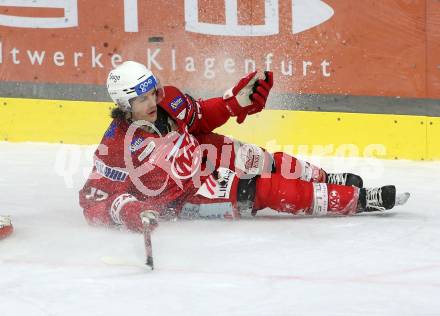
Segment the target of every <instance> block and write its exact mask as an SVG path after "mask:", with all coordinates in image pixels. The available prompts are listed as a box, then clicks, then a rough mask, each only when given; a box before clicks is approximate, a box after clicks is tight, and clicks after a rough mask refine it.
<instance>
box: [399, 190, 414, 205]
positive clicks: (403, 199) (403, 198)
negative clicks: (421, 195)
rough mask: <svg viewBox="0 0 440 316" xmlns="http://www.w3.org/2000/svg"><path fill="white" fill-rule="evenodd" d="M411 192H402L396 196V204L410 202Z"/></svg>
mask: <svg viewBox="0 0 440 316" xmlns="http://www.w3.org/2000/svg"><path fill="white" fill-rule="evenodd" d="M410 196H411V194H409V192H405V193H400V194H398V195H397V196H396V205H403V204H405V203H406V202H408V199H409V197H410Z"/></svg>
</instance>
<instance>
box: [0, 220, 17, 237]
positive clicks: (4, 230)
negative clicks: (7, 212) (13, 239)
mask: <svg viewBox="0 0 440 316" xmlns="http://www.w3.org/2000/svg"><path fill="white" fill-rule="evenodd" d="M13 231H14V228H13V226H12V223H11V219H10V218H9V216H0V239H3V238H6V237H8V236H9V235H10V234H12V232H13Z"/></svg>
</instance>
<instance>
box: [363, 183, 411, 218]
mask: <svg viewBox="0 0 440 316" xmlns="http://www.w3.org/2000/svg"><path fill="white" fill-rule="evenodd" d="M409 196H410V194H409V193H408V192H405V193H402V194H396V187H395V186H394V185H387V186H384V187H381V188H372V189H361V190H360V192H359V209H358V211H357V212H358V213H361V212H374V211H385V210H389V209H392V208H393V207H394V206H396V205H403V204H405V203H406V201H408V199H409Z"/></svg>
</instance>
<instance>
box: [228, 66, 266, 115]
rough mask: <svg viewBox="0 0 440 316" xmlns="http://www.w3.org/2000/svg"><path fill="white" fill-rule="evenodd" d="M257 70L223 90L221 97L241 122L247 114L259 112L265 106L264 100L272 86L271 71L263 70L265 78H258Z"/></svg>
mask: <svg viewBox="0 0 440 316" xmlns="http://www.w3.org/2000/svg"><path fill="white" fill-rule="evenodd" d="M256 74H257V72H256V71H254V72H251V73H250V74H248V75H247V76H245V77H243V78H242V79H241V80H240V81H239V82H238V83H237V85H236V86H235V87H233V88H231V89H229V90H228V91H226V92H225V94H224V96H223V99H224V100H225V101H226V107H227V108H228V110H229V112H230V113H231V115H232V116H237V123H239V124H241V123H243V121H244V120H245V118H246V116H247V115H248V114H255V113H258V112H260V111H261V110H263V109H264V107H265V106H266V100H267V97H268V96H269V92H270V90H271V89H272V86H273V72H271V71H265V72H264V74H265V79H264V80H263V79H259V78H258V76H256Z"/></svg>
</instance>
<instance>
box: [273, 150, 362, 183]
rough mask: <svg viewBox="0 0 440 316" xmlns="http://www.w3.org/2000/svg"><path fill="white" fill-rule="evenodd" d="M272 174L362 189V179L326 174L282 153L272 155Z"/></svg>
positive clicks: (355, 176) (341, 174)
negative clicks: (287, 174)
mask: <svg viewBox="0 0 440 316" xmlns="http://www.w3.org/2000/svg"><path fill="white" fill-rule="evenodd" d="M273 159H274V172H275V173H281V174H286V173H290V175H291V176H288V178H296V179H300V180H303V181H308V182H318V183H329V184H339V185H348V186H355V187H358V188H362V187H363V181H362V178H361V177H360V176H358V175H355V174H352V173H327V172H326V171H325V170H324V169H322V168H320V167H318V166H315V165H313V164H311V163H310V162H307V161H304V160H300V159H298V158H295V157H293V156H291V155H289V154H286V153H283V152H276V153H274V154H273Z"/></svg>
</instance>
